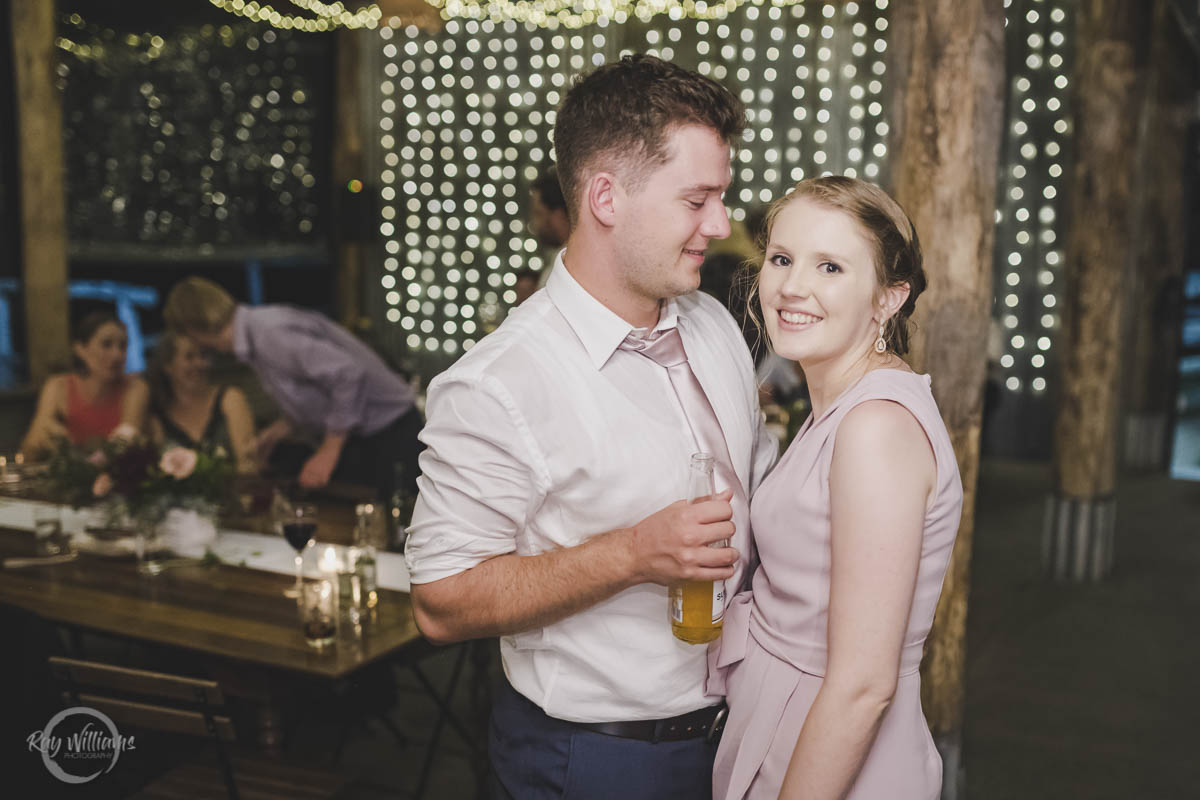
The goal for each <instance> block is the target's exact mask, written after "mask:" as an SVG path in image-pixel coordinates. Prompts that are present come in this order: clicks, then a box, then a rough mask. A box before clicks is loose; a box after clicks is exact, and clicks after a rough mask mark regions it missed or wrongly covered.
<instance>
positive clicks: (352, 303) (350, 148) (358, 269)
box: [333, 29, 377, 330]
mask: <svg viewBox="0 0 1200 800" xmlns="http://www.w3.org/2000/svg"><path fill="white" fill-rule="evenodd" d="M335 36H336V37H337V40H336V41H337V45H336V48H337V67H336V70H335V76H334V87H335V88H334V91H335V93H336V99H335V102H336V104H337V112H336V114H335V115H334V130H333V177H334V187H333V188H334V191H335V192H336V193H337V194H336V198H337V200H336V202H337V208H338V216H339V219H340V220H341V221H343V222H348V221H347V220H345V219H344V216H345V215H346V214H347V213H352V212H351V211H350V208H349V207H348V206H347V204H348V203H349V200H350V198H349V193H348V190H347V189H346V184H347V182H349V181H350V180H351V179H360V180H362V179H364V178H365V177H366V176H365V174H364V172H365V167H366V160H365V154H364V152H363V127H364V124H363V121H364V116H363V91H362V84H363V77H362V74H361V72H362V49H361V48H362V44H363V41H362V34H361V33H360V32H358V31H352V30H348V29H343V30H340V31H338V32H337V33H336V34H335ZM371 183H373V182H371ZM365 191H371V189H370V187H369V186H368V188H366V189H365ZM376 223H377V221H376V220H371V221H370V222H369V223H368V224H376ZM348 228H353V229H355V230H357V229H358V228H359V225H358V224H357V221H356V224H345V225H342V226H341V230H340V231H338V234H337V235H336V239H335V240H336V241H337V256H336V264H337V279H336V280H337V283H336V287H337V288H336V291H337V316H338V320H339V321H340V322H341V323H342V324H343V325H345V326H346V327H347V328H349V329H350V330H355V329H356V328H357V326H358V322H359V318H360V317H361V316H362V297H363V256H364V252H365V248H364V243H363V242H360V241H356V240H354V239H347V238H345V236H344V233H345V231H346V230H347V229H348Z"/></svg>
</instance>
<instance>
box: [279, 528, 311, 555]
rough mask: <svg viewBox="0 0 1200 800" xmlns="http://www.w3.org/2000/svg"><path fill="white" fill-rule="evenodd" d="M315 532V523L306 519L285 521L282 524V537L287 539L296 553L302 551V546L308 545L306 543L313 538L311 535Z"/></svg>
mask: <svg viewBox="0 0 1200 800" xmlns="http://www.w3.org/2000/svg"><path fill="white" fill-rule="evenodd" d="M316 533H317V523H315V522H309V521H307V520H305V521H301V522H285V523H284V524H283V538H285V539H287V541H288V544H290V545H291V546H292V547H293V548H294V549H295V551H296V552H297V553H300V552H303V551H304V548H306V547H308V543H309V542H311V541H312V540H313V536H315V535H316Z"/></svg>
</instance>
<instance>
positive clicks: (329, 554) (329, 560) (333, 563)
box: [320, 545, 341, 573]
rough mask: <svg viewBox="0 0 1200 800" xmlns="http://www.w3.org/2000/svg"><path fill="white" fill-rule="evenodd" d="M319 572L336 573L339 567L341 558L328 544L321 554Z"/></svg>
mask: <svg viewBox="0 0 1200 800" xmlns="http://www.w3.org/2000/svg"><path fill="white" fill-rule="evenodd" d="M320 568H321V572H332V573H337V572H338V571H339V570H340V569H341V559H339V558H338V554H337V550H336V549H335V548H334V547H333V545H330V546H328V547H326V548H325V552H324V553H322V554H321V563H320Z"/></svg>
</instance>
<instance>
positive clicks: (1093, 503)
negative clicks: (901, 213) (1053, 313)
mask: <svg viewBox="0 0 1200 800" xmlns="http://www.w3.org/2000/svg"><path fill="white" fill-rule="evenodd" d="M1077 14H1078V21H1079V32H1078V36H1077V40H1076V49H1075V52H1076V62H1075V71H1074V80H1073V84H1074V93H1073V104H1074V106H1073V107H1074V135H1075V139H1074V150H1075V159H1074V165H1073V167H1072V173H1071V179H1070V181H1069V186H1068V190H1067V191H1068V195H1067V207H1068V212H1069V216H1068V219H1069V222H1068V227H1067V231H1066V263H1065V269H1064V279H1065V291H1064V293H1063V301H1064V302H1063V330H1062V335H1061V339H1060V342H1059V348H1060V353H1061V354H1062V355H1061V364H1062V376H1061V382H1060V390H1059V407H1058V414H1057V417H1056V419H1055V423H1054V477H1055V489H1054V492H1053V493H1052V494H1051V496H1050V497H1049V498H1048V501H1047V506H1046V522H1045V527H1044V531H1043V536H1044V545H1043V552H1044V553H1045V557H1046V561H1047V566H1048V568H1049V569H1050V571H1051V573H1052V574H1053V576H1054V577H1055V578H1058V579H1069V580H1076V581H1083V580H1096V579H1099V578H1101V577H1103V576H1104V575H1106V574H1107V573H1108V571H1109V570H1110V569H1111V567H1112V555H1113V541H1112V540H1113V521H1114V515H1115V512H1116V504H1115V500H1114V498H1113V492H1114V490H1115V489H1116V482H1117V476H1116V470H1117V450H1116V444H1117V422H1118V408H1119V398H1120V381H1121V380H1122V375H1121V362H1122V354H1123V352H1124V349H1125V347H1124V342H1123V341H1122V336H1121V334H1122V321H1123V320H1122V318H1123V314H1124V313H1125V310H1126V305H1127V304H1126V297H1127V295H1128V294H1129V289H1128V287H1129V276H1130V255H1131V252H1132V245H1131V240H1132V235H1131V234H1132V224H1131V223H1132V218H1133V217H1132V211H1133V191H1132V181H1133V169H1134V151H1135V147H1136V144H1137V121H1138V119H1137V118H1138V115H1137V113H1136V111H1135V110H1136V109H1137V108H1138V107H1139V106H1140V102H1139V101H1140V99H1141V83H1142V81H1141V77H1142V76H1141V72H1142V69H1141V67H1142V66H1143V65H1142V64H1141V63H1140V62H1141V61H1142V60H1143V59H1144V57H1145V50H1146V47H1145V45H1146V43H1147V42H1146V40H1147V39H1148V36H1147V34H1148V31H1149V27H1150V26H1149V24H1148V20H1149V16H1150V15H1149V14H1148V13H1147V10H1146V8H1145V5H1144V4H1143V3H1140V2H1137V1H1136V0H1082V2H1080V3H1079V6H1078V11H1077ZM1117 109H1127V110H1130V113H1124V114H1122V113H1115V112H1116V110H1117ZM1176 180H1178V177H1176Z"/></svg>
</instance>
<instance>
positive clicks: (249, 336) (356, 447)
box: [163, 277, 422, 500]
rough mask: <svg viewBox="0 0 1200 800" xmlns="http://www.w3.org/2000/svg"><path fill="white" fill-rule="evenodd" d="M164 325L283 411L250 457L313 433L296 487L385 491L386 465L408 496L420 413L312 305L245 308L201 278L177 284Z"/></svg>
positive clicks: (409, 395) (398, 383) (262, 459)
mask: <svg viewBox="0 0 1200 800" xmlns="http://www.w3.org/2000/svg"><path fill="white" fill-rule="evenodd" d="M163 316H164V317H165V318H166V320H167V324H168V325H169V326H170V327H172V328H175V329H177V330H179V331H180V332H182V333H184V334H186V335H187V336H189V337H191V338H192V339H194V340H195V341H196V343H197V344H199V345H201V346H202V347H208V348H211V349H213V350H218V351H221V352H225V353H233V355H234V356H235V357H236V358H237V359H238V360H239V361H241V362H243V363H245V364H248V365H249V366H250V367H251V368H252V369H253V370H254V372H255V373H256V374H257V375H258V378H259V380H261V381H262V384H263V388H264V389H266V390H267V392H268V393H269V394H270V395H271V396H272V397H273V398H274V399H275V402H277V403H278V404H279V406H280V408H281V409H282V410H283V413H284V416H283V417H282V418H280V419H279V420H277V421H275V422H274V423H272V424H271V425H269V426H267V428H266V429H264V430H263V431H262V432H261V433H260V434H259V435H258V437H257V439H256V447H257V451H258V458H259V463H262V464H266V463H267V460H268V459H269V458H270V454H271V452H272V451H273V450H274V449H275V446H276V445H277V444H278V443H279V442H280V441H281V440H282V439H284V438H285V437H287V436H290V435H292V434H293V433H313V434H316V435H317V436H318V437H319V438H320V444H319V446H318V447H317V449H316V451H315V452H314V453H313V454H312V456H311V457H309V458H308V460H307V461H305V462H304V466H303V468H302V469H301V470H300V476H299V478H300V485H301V486H303V487H305V488H307V489H317V488H320V487H322V486H325V485H326V484H327V483H329V481H330V479H331V478H337V480H339V481H346V482H349V483H358V484H364V485H368V486H373V487H375V489H376V491H377V493H378V495H379V498H380V499H381V500H387V499H389V498H390V497H391V495H392V492H393V490H394V488H395V487H394V484H395V474H396V473H395V465H396V464H397V463H400V464H402V465H403V467H404V482H405V484H406V486H405V487H404V488H406V489H408V490H410V491H412V492H413V493H414V494H415V487H416V478H417V472H418V468H417V455H418V454H419V452H420V444H419V442H418V441H417V434H418V433H420V430H421V424H422V423H421V415H420V412H419V411H417V409H416V406H415V405H414V393H413V390H412V387H410V386H409V385H408V383H406V382H405V381H404V379H403V378H401V377H400V376H399V375H397V374H396V373H394V372H392V371H391V370H390V369H388V368H387V366H386V365H385V364H384V363H383V360H382V359H381V358H380V357H379V356H378V355H377V354H376V353H375V352H374V351H373V350H371V349H370V348H369V347H367V346H366V345H365V344H363V343H362V342H361V341H360V340H358V339H356V338H355V337H354V336H353V335H352V334H350V333H349V332H348V331H346V330H345V329H344V328H342V327H340V326H339V325H336V324H334V323H333V322H331V321H329V320H328V319H326V318H325V317H324V316H322V315H321V314H319V313H317V312H315V311H306V310H303V309H299V308H293V307H291V306H283V305H268V306H259V307H256V308H251V307H249V306H244V305H239V304H237V303H235V302H234V300H233V298H232V297H230V296H229V293H228V292H226V291H225V290H224V289H222V288H221V287H220V286H218V285H217V284H215V283H213V282H212V281H209V280H205V279H204V278H195V277H193V278H187V279H185V280H183V281H181V282H180V283H178V284H176V285H175V287H174V288H173V289H172V290H171V293H170V295H168V297H167V304H166V307H165V308H164V310H163Z"/></svg>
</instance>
